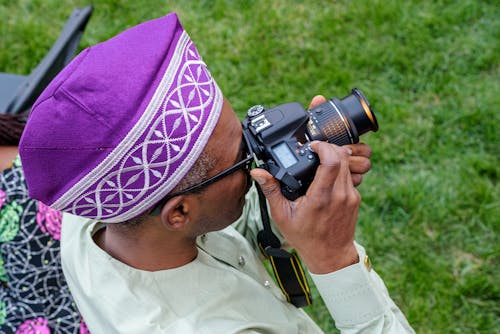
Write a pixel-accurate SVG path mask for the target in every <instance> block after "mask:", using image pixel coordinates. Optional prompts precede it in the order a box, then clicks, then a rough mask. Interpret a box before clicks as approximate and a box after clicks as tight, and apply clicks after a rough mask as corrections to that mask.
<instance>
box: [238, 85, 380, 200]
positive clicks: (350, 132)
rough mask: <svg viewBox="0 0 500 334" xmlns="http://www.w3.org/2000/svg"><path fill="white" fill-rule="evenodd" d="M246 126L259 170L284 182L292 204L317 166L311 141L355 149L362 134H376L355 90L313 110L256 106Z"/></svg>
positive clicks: (372, 118) (293, 105)
mask: <svg viewBox="0 0 500 334" xmlns="http://www.w3.org/2000/svg"><path fill="white" fill-rule="evenodd" d="M242 125H243V132H244V135H245V137H246V140H247V141H248V144H249V146H251V151H253V153H254V156H255V159H256V162H257V165H258V166H259V167H262V168H264V169H266V170H267V171H269V172H270V173H271V174H272V175H273V176H274V177H275V178H276V179H277V180H278V181H279V182H280V184H281V191H282V193H283V195H284V196H285V197H287V198H288V199H290V200H295V199H296V198H298V197H299V196H302V195H303V194H305V192H306V191H307V188H308V187H309V185H310V184H311V182H312V180H313V178H314V174H315V172H316V169H317V167H318V165H319V158H318V156H317V155H316V153H314V152H313V151H312V150H311V148H310V142H311V141H313V140H321V141H327V142H329V143H333V144H336V145H346V144H354V143H357V142H358V141H359V136H360V135H362V134H364V133H366V132H368V131H370V130H371V131H377V130H378V123H377V119H376V118H375V114H374V113H373V111H372V109H371V107H370V104H369V102H368V100H367V99H366V98H365V97H364V95H363V94H362V93H361V91H360V90H359V89H357V88H354V89H353V90H352V91H351V94H350V95H348V96H346V97H344V98H342V99H340V100H339V99H337V98H332V99H330V100H328V101H326V102H324V103H322V104H321V105H319V106H316V107H314V108H312V109H311V110H309V111H307V110H305V109H304V108H303V107H302V106H301V105H300V104H299V103H296V102H292V103H286V104H282V105H279V106H277V107H274V108H270V109H266V108H265V107H263V106H261V105H258V106H254V107H252V108H250V109H249V110H248V112H247V116H246V118H245V119H244V120H243V122H242Z"/></svg>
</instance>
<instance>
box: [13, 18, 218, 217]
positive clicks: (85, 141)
mask: <svg viewBox="0 0 500 334" xmlns="http://www.w3.org/2000/svg"><path fill="white" fill-rule="evenodd" d="M222 103H223V97H222V93H221V91H220V89H219V88H218V86H217V84H216V82H215V81H214V79H213V78H212V76H211V75H210V73H209V71H208V69H207V67H206V65H205V63H204V62H203V61H202V59H201V57H200V55H199V54H198V51H197V50H196V47H195V45H194V44H193V42H192V41H191V40H190V38H189V36H188V35H187V33H186V32H185V31H184V29H183V28H182V26H181V24H180V22H179V20H178V18H177V15H176V14H175V13H172V14H169V15H167V16H165V17H162V18H159V19H156V20H152V21H148V22H145V23H143V24H140V25H138V26H135V27H133V28H130V29H128V30H126V31H124V32H122V33H121V34H119V35H117V36H115V37H114V38H112V39H110V40H108V41H105V42H103V43H100V44H97V45H95V46H93V47H90V48H88V49H86V50H84V51H82V52H81V53H80V54H79V55H78V56H77V57H76V58H75V59H74V60H73V61H72V62H71V63H70V64H68V66H67V67H66V68H65V69H63V70H62V71H61V73H59V74H58V75H57V76H56V78H55V79H54V80H53V81H52V82H51V83H50V84H49V86H48V87H47V88H46V89H45V91H44V92H43V93H42V94H41V95H40V97H39V98H38V100H37V101H36V102H35V104H34V106H33V108H32V113H31V115H30V118H29V120H28V123H27V125H26V128H25V131H24V133H23V137H22V139H21V143H20V146H19V151H20V155H21V160H22V163H23V168H24V171H25V175H26V180H27V183H28V188H29V194H30V196H31V197H33V198H35V199H38V200H40V201H42V202H44V203H46V204H47V205H49V206H51V207H52V208H54V209H56V210H60V211H65V212H69V213H72V214H75V215H79V216H83V217H89V218H93V219H98V220H100V221H103V222H109V223H117V222H122V221H124V220H127V219H130V218H133V217H136V216H137V215H139V214H141V213H143V212H144V211H146V210H147V209H148V208H150V207H151V206H153V205H154V204H156V203H157V202H158V201H160V199H161V198H163V197H164V196H165V195H166V194H168V193H169V192H170V191H171V190H172V189H173V188H174V187H175V186H176V185H177V184H178V183H179V182H180V180H181V179H182V178H183V177H184V176H185V175H186V173H187V172H188V171H189V169H190V168H191V167H192V166H193V164H194V162H195V161H196V159H197V158H198V157H199V155H200V154H201V152H202V150H203V149H204V147H205V145H206V144H207V141H208V139H209V137H210V135H211V134H212V131H213V129H214V128H215V125H216V123H217V121H218V119H219V115H220V112H221V110H222Z"/></svg>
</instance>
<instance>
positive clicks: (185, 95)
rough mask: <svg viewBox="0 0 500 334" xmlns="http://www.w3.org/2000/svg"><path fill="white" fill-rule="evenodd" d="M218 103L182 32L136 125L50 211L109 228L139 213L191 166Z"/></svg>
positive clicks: (219, 99) (213, 87) (212, 123)
mask: <svg viewBox="0 0 500 334" xmlns="http://www.w3.org/2000/svg"><path fill="white" fill-rule="evenodd" d="M222 101H223V99H222V93H221V92H220V89H219V88H218V86H217V84H216V83H215V81H214V80H213V78H212V76H211V75H210V72H209V71H208V69H207V67H206V65H205V63H204V62H203V61H202V59H201V58H200V56H199V54H198V52H197V50H196V48H195V46H194V44H193V43H192V42H191V40H190V38H189V36H188V35H187V33H186V32H183V34H182V36H181V37H180V39H179V41H178V44H177V46H176V49H175V52H174V55H173V57H172V60H171V62H170V64H169V65H168V68H167V70H166V72H165V74H164V76H163V78H162V80H161V83H160V85H159V86H158V88H157V89H156V91H155V93H154V95H153V98H152V99H151V102H150V103H149V105H148V107H147V108H146V111H145V112H144V114H143V115H142V116H141V118H140V120H139V121H138V122H137V124H136V125H135V126H134V127H133V129H132V130H131V131H130V132H129V133H128V134H127V136H125V138H124V139H123V140H122V141H121V142H120V144H119V145H118V146H117V147H116V148H115V149H114V150H113V151H112V152H111V153H110V155H109V156H108V157H107V158H106V159H105V160H104V161H102V162H101V163H100V164H99V165H98V166H97V167H96V168H95V169H94V170H93V171H92V172H90V173H89V174H88V175H86V176H85V177H84V178H82V179H81V180H80V181H79V182H77V183H76V184H75V185H74V186H73V187H72V188H70V189H69V190H68V191H67V192H66V193H65V194H63V196H61V197H60V198H59V199H58V200H57V201H56V202H54V203H53V204H52V205H51V207H53V208H55V209H58V210H61V211H65V212H70V213H73V214H75V215H80V216H84V217H89V218H93V219H97V220H100V221H103V222H110V223H115V222H122V221H124V220H127V219H130V218H133V217H135V216H137V215H139V214H141V213H142V212H144V211H145V210H147V209H148V208H149V207H151V206H152V205H154V204H155V203H156V202H158V201H159V200H160V199H161V198H162V197H164V196H165V195H166V194H167V193H169V192H170V191H171V190H172V189H173V188H174V187H175V186H176V185H177V184H178V183H179V182H180V180H181V179H182V177H184V175H185V174H186V173H187V172H188V171H189V169H190V168H191V167H192V165H193V164H194V162H195V161H196V159H197V158H198V157H199V155H200V154H201V152H202V150H203V149H204V147H205V145H206V143H207V141H208V139H209V137H210V135H211V133H212V131H213V128H214V127H215V125H216V123H217V120H218V118H219V114H220V111H221V109H222Z"/></svg>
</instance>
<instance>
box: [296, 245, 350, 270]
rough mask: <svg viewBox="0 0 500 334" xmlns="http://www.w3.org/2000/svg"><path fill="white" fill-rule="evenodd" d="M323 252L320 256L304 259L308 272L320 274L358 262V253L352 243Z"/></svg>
mask: <svg viewBox="0 0 500 334" xmlns="http://www.w3.org/2000/svg"><path fill="white" fill-rule="evenodd" d="M328 253H329V254H325V255H326V256H322V257H321V258H314V259H311V260H310V261H304V262H305V263H306V266H307V268H308V270H309V272H311V273H314V274H317V275H322V274H327V273H331V272H334V271H337V270H340V269H343V268H346V267H349V266H351V265H353V264H356V263H358V262H359V255H358V251H357V250H356V247H355V246H354V243H352V244H351V245H350V246H348V247H345V248H341V249H336V250H332V251H329V252H328ZM303 260H304V259H303Z"/></svg>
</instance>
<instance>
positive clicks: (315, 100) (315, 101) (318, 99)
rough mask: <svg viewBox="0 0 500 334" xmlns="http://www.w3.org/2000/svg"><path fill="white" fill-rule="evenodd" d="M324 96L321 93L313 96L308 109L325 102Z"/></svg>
mask: <svg viewBox="0 0 500 334" xmlns="http://www.w3.org/2000/svg"><path fill="white" fill-rule="evenodd" d="M325 101H326V98H325V97H324V96H323V95H316V96H315V97H313V99H312V101H311V104H309V109H312V108H314V107H316V106H319V105H320V104H321V103H323V102H325Z"/></svg>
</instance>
